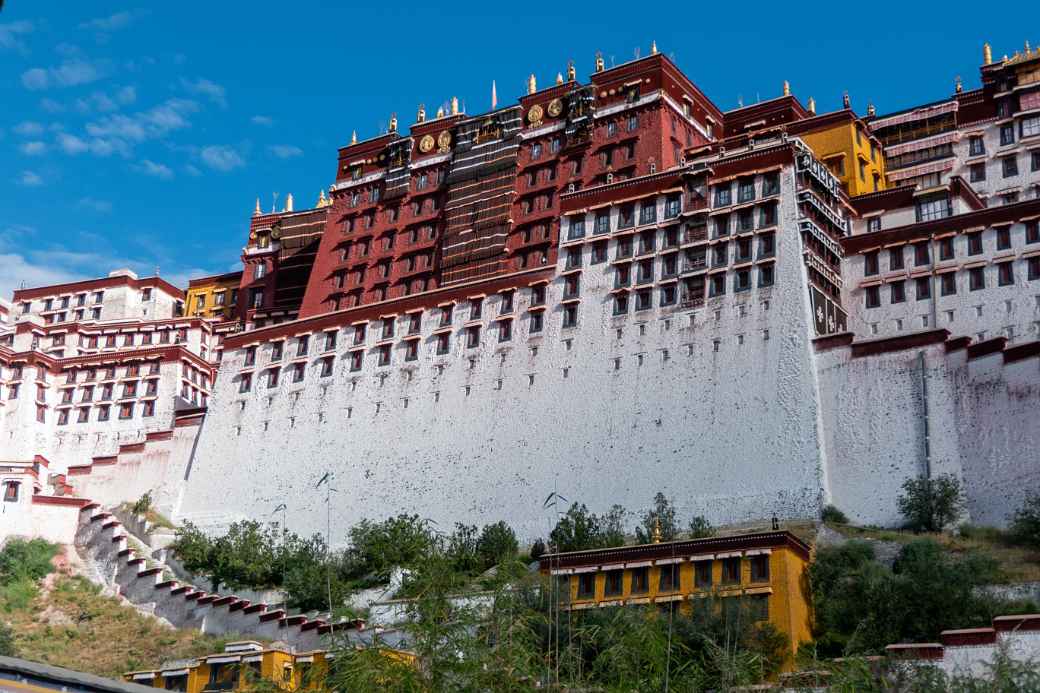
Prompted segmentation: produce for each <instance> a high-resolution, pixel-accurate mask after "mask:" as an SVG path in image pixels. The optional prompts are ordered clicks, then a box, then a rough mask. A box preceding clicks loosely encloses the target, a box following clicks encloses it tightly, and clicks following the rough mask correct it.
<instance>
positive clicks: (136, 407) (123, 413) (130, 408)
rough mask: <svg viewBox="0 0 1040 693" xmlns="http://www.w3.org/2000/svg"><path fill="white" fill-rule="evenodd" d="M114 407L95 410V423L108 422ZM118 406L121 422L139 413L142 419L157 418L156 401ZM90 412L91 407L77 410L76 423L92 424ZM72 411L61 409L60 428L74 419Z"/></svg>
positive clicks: (123, 403)
mask: <svg viewBox="0 0 1040 693" xmlns="http://www.w3.org/2000/svg"><path fill="white" fill-rule="evenodd" d="M112 406H113V405H110V404H99V405H97V406H95V407H93V409H95V410H96V411H97V414H96V415H95V418H94V420H95V421H108V420H109V419H110V418H111V415H112ZM117 406H118V415H119V418H120V419H121V420H126V419H132V418H134V416H135V414H136V413H137V412H140V415H141V417H142V418H150V417H152V416H155V400H145V401H143V402H140V403H135V402H122V403H121V404H119V405H117ZM90 410H91V407H79V408H78V409H76V420H75V423H89V422H90ZM71 412H72V410H71V409H68V408H66V409H59V410H58V420H57V423H58V425H59V426H65V425H67V424H69V423H70V421H71V419H72V415H71ZM39 417H40V413H39V412H37V420H39Z"/></svg>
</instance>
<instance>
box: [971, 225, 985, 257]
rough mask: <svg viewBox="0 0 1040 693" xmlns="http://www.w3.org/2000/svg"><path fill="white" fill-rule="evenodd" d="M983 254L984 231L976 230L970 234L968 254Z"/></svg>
mask: <svg viewBox="0 0 1040 693" xmlns="http://www.w3.org/2000/svg"><path fill="white" fill-rule="evenodd" d="M981 254H982V232H981V231H975V232H974V233H969V234H968V255H981Z"/></svg>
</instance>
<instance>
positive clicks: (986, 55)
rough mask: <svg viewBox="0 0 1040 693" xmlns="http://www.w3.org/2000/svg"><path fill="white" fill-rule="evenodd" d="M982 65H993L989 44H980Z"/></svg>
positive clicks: (991, 50)
mask: <svg viewBox="0 0 1040 693" xmlns="http://www.w3.org/2000/svg"><path fill="white" fill-rule="evenodd" d="M982 64H983V65H991V64H993V49H992V48H990V46H989V43H988V42H987V43H984V44H982Z"/></svg>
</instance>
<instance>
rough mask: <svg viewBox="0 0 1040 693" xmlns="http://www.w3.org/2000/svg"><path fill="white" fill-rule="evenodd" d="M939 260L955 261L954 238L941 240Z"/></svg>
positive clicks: (948, 237)
mask: <svg viewBox="0 0 1040 693" xmlns="http://www.w3.org/2000/svg"><path fill="white" fill-rule="evenodd" d="M939 259H940V260H952V259H953V238H952V237H950V236H947V237H946V238H940V239H939Z"/></svg>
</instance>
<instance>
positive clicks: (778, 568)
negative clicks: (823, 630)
mask: <svg viewBox="0 0 1040 693" xmlns="http://www.w3.org/2000/svg"><path fill="white" fill-rule="evenodd" d="M807 566H808V563H807V562H806V561H805V560H804V559H803V558H802V557H801V556H799V555H798V554H796V553H794V552H793V551H791V550H789V549H786V548H774V549H772V553H770V554H769V580H768V582H758V583H753V582H752V581H751V560H750V557H745V558H742V559H741V566H740V584H722V570H723V559H716V560H714V561H712V585H711V587H710V588H708V589H699V588H696V587H694V571H695V568H694V563H693V562H690V561H684V562H682V563H680V564H679V589H678V590H676V591H673V592H659V591H658V586H659V584H660V582H659V580H660V574H661V568H659V567H657V566H651V567H649V568H648V571H649V575H650V578H649V579H650V584H649V585H648V590H647V591H646V592H645V593H639V594H631V585H632V572H633V571H632V570H631V569H625V570H624V571H623V573H624V575H623V577H622V581H621V589H622V593H621V595H620V596H607V595H606V594H605V590H606V581H607V576H606V573H605V572H597V573H595V578H596V589H595V593H594V596H593V597H591V598H580V599H579V598H578V584H579V579H580V575H572V576H570V579H569V588H570V589H569V592H570V594H569V597H570V599H569V601H570V603H571V606H572V607H573V608H582V607H594V606H596V605H598V604H600V603H602V602H611V601H615V600H620V599H624V600H626V602H627V600H629V599H640V598H645V597H649V598H650V599H649V600H648V601H653V599H655V598H656V597H659V596H670V595H680V596H682V597H684V600H683V601H682V602H681V604H682V607H681V608H682V609H683V610H684V611H689V609H690V608H691V607H690V604H691V601H690V600H695V599H698V598H704V597H708V596H716V597H722V598H726V597H738V596H744V595H747V596H751V595H748V594H747V592H746V590H749V589H751V590H753V589H755V588H761V587H766V586H768V587H771V588H772V590H773V591H772V593H771V594H770V595H769V598H768V601H769V621H770V623H772V624H773V625H774V626H775V627H776V628H777V630H779V631H780V632H781V633H784V634H785V635H786V636H787V637H788V642H789V647H790V652H791V654H792V655H793V654H794V653H795V652H796V651H797V649H798V646H799V645H801V644H802V643H804V642H808V641H809V640H811V639H812V631H811V625H812V624H811V612H810V605H809V600H808V593H807V589H806V585H805V577H804V573H805V570H806V568H807ZM791 664H792V662H791V661H790V660H789V661H788V666H790V665H791Z"/></svg>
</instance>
